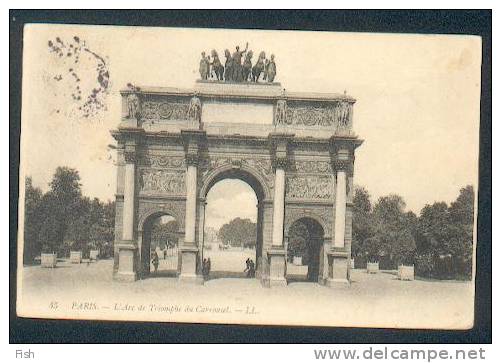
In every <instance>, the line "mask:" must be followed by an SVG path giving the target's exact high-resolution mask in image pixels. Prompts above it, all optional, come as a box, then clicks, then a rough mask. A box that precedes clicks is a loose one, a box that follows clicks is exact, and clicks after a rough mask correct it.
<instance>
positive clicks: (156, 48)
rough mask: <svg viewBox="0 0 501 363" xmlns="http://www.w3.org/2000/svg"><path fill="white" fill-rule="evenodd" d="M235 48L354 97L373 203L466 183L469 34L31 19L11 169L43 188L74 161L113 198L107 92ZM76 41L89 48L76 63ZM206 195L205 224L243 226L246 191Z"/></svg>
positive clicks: (418, 202) (476, 53)
mask: <svg viewBox="0 0 501 363" xmlns="http://www.w3.org/2000/svg"><path fill="white" fill-rule="evenodd" d="M75 37H77V38H76V39H78V42H77V41H76V40H75ZM57 38H59V40H60V41H61V43H62V44H64V46H65V48H64V49H63V51H64V54H63V55H62V56H59V55H58V51H54V47H58V48H59V49H62V47H61V46H60V45H59V46H58V44H60V43H59V42H58V40H57ZM49 41H51V42H52V45H53V46H52V47H50V46H49ZM246 42H249V49H252V50H253V51H254V54H256V53H258V52H260V51H261V50H264V51H266V53H267V55H269V54H271V53H273V54H274V55H275V61H276V64H277V77H276V81H278V82H281V84H282V87H283V88H286V89H287V90H289V91H303V92H333V93H335V92H338V93H342V92H343V91H344V90H346V91H347V93H348V94H349V95H351V96H353V97H354V98H356V99H357V102H356V104H355V108H354V130H355V132H356V133H357V134H358V136H359V137H360V138H362V139H364V140H365V141H364V144H363V145H362V146H361V147H360V148H358V149H357V151H356V162H355V184H357V185H361V186H364V187H365V188H367V190H368V191H369V193H370V194H371V197H372V200H373V201H376V200H377V198H379V197H381V196H383V195H387V194H390V193H396V194H399V195H401V196H403V197H404V199H405V201H406V203H407V209H408V210H412V211H414V212H416V213H419V211H420V210H421V208H422V207H423V206H424V205H426V204H430V203H433V202H435V201H445V202H447V203H450V202H451V201H453V200H454V199H455V198H456V197H457V195H458V193H459V189H460V188H461V187H463V186H465V185H467V184H473V185H474V187H475V189H476V186H477V179H478V139H479V110H480V64H481V58H480V51H481V40H480V38H478V37H470V36H456V35H400V34H369V33H331V32H304V31H297V32H293V31H256V30H252V31H250V30H221V29H218V30H210V29H187V28H178V29H174V28H144V27H112V26H76V25H43V24H37V25H28V26H27V27H26V28H25V38H24V45H23V48H24V56H23V104H22V131H21V177H23V176H24V175H30V176H32V178H33V182H34V184H35V185H36V186H39V187H41V188H42V189H43V190H47V188H48V183H49V181H50V179H51V177H52V175H53V173H54V170H55V169H56V167H57V166H61V165H65V166H70V167H74V168H76V169H78V170H79V172H80V176H81V180H82V190H83V193H84V194H85V195H88V196H90V197H98V198H100V199H103V200H112V199H113V198H114V193H115V188H116V166H115V159H116V155H115V152H114V150H113V149H112V148H110V147H109V145H114V144H115V140H114V139H113V138H112V137H111V136H110V130H112V129H114V128H116V127H117V125H118V123H119V115H120V107H121V106H120V95H119V90H120V89H122V88H124V87H125V86H126V84H127V83H129V82H130V83H133V84H136V85H142V86H171V87H182V88H184V87H186V88H190V87H193V86H194V83H195V81H196V79H197V77H198V63H199V57H200V53H201V51H203V50H204V51H206V53H209V52H210V50H211V49H216V50H218V53H219V54H220V56H221V57H222V54H223V51H224V49H226V48H228V49H230V50H233V49H234V47H235V45H237V44H238V45H240V47H245V43H246ZM83 44H84V46H82V45H83ZM70 45H71V46H70ZM77 46H81V48H86V49H87V50H88V51H85V52H84V51H81V52H80V58H79V59H78V62H77V63H75V62H74V60H75V59H76V58H75V55H76V52H73V51H72V49H75V47H77ZM67 51H68V52H69V53H71V55H67ZM105 72H106V75H107V76H108V77H109V78H106V79H105V82H103V77H101V82H100V81H99V80H98V77H99V76H100V75H101V76H103V74H104V73H105ZM72 73H74V74H72ZM76 79H78V82H77V81H76ZM104 83H106V84H105V87H103V84H104ZM77 85H78V88H76V86H77ZM93 90H97V91H96V92H95V95H94V97H93V98H92V97H91V98H90V100H91V101H92V102H90V103H87V104H86V103H85V100H86V99H87V96H88V95H89V94H92V93H93ZM78 96H80V97H81V99H78ZM89 105H90V106H89ZM21 180H22V179H21ZM221 185H222V186H221ZM208 199H209V200H208V202H209V203H208V209H207V223H208V225H209V226H213V227H218V226H220V225H221V224H222V221H224V220H229V219H231V218H232V217H234V216H240V217H242V218H251V219H252V218H254V220H255V208H256V205H255V204H256V203H255V195H254V193H253V191H252V189H251V188H250V187H248V186H247V185H245V184H244V183H242V182H239V181H231V182H224V181H223V182H220V183H218V184H216V185H215V186H214V187H213V189H212V190H211V192H210V193H209V196H208ZM212 204H213V205H212ZM223 207H224V208H223ZM252 216H254V217H252Z"/></svg>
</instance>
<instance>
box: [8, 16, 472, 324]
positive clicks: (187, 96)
mask: <svg viewBox="0 0 501 363" xmlns="http://www.w3.org/2000/svg"><path fill="white" fill-rule="evenodd" d="M481 47H482V40H481V38H480V37H475V36H457V35H416V34H414V35H413V34H376V33H331V32H307V31H267V30H230V29H218V30H215V29H194V28H148V27H118V26H117V27H115V26H79V25H57V24H52V25H45V24H29V25H26V26H25V29H24V46H23V67H22V69H23V74H22V80H23V82H22V120H21V127H22V131H21V154H20V157H21V165H20V199H19V206H20V214H19V221H20V223H19V226H20V227H19V236H18V237H19V238H18V251H19V254H18V266H19V267H18V271H17V273H18V286H17V307H16V308H17V313H18V315H19V316H22V317H34V318H51V319H98V320H101V319H102V320H122V321H123V320H125V321H156V322H200V323H223V324H226V323H228V324H270V325H301V326H344V327H378V328H409V329H412V328H429V329H468V328H471V327H472V326H473V316H474V297H475V289H474V280H475V259H474V256H475V254H474V252H475V247H476V241H475V234H476V233H475V218H476V195H477V192H478V157H479V144H478V140H479V120H480V86H481V85H480V81H481V79H480V74H481V73H480V71H481Z"/></svg>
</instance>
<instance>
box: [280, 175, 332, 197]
mask: <svg viewBox="0 0 501 363" xmlns="http://www.w3.org/2000/svg"><path fill="white" fill-rule="evenodd" d="M285 195H286V197H287V198H289V199H320V200H330V199H332V197H333V184H332V177H331V176H330V175H324V176H322V175H289V176H287V179H286V182H285Z"/></svg>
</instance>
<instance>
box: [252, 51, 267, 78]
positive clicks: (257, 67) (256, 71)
mask: <svg viewBox="0 0 501 363" xmlns="http://www.w3.org/2000/svg"><path fill="white" fill-rule="evenodd" d="M265 58H266V54H265V53H264V52H261V53H259V58H258V59H257V62H256V64H254V67H252V81H253V82H258V81H259V76H261V73H263V72H264V60H265Z"/></svg>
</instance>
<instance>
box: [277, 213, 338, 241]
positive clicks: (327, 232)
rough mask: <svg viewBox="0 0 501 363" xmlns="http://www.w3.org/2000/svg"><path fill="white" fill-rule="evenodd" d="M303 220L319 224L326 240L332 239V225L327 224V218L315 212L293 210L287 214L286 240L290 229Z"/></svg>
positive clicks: (285, 225) (285, 223) (285, 224)
mask: <svg viewBox="0 0 501 363" xmlns="http://www.w3.org/2000/svg"><path fill="white" fill-rule="evenodd" d="M303 218H310V219H312V220H314V221H315V222H317V223H318V224H319V225H320V226H321V227H322V229H323V232H324V238H326V239H328V238H330V237H331V228H330V224H328V223H327V221H326V220H325V218H324V217H323V216H322V215H320V214H319V213H316V212H314V211H305V210H292V211H290V212H289V213H287V212H286V213H285V222H284V235H285V237H286V238H288V237H289V230H290V227H291V226H292V225H293V224H294V223H295V222H297V221H299V220H300V219H303Z"/></svg>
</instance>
